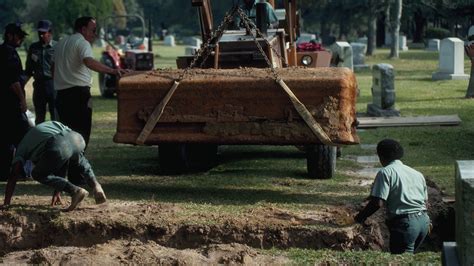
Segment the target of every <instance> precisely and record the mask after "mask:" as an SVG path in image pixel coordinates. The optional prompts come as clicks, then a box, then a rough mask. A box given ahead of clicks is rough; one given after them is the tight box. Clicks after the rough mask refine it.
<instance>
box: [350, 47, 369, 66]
mask: <svg viewBox="0 0 474 266" xmlns="http://www.w3.org/2000/svg"><path fill="white" fill-rule="evenodd" d="M351 47H352V54H353V63H354V67H355V66H357V65H364V64H365V53H366V52H367V45H366V44H365V43H358V42H353V43H351Z"/></svg>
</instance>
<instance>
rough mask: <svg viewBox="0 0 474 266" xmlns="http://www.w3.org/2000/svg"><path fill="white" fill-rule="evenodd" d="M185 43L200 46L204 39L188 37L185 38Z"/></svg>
mask: <svg viewBox="0 0 474 266" xmlns="http://www.w3.org/2000/svg"><path fill="white" fill-rule="evenodd" d="M184 44H186V45H189V46H198V47H200V46H201V44H202V41H201V39H200V38H198V37H186V38H184Z"/></svg>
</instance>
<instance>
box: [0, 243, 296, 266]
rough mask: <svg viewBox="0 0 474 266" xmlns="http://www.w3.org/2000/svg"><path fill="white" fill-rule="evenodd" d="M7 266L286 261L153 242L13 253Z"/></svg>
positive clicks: (234, 249) (233, 249)
mask: <svg viewBox="0 0 474 266" xmlns="http://www.w3.org/2000/svg"><path fill="white" fill-rule="evenodd" d="M3 263H4V264H9V265H16V264H40V265H45V264H46V265H118V264H139V265H143V264H150V265H209V264H211V265H217V264H245V265H283V264H287V263H288V260H287V259H286V258H284V257H272V256H269V255H263V254H260V253H259V252H257V251H255V250H254V249H252V248H249V247H247V246H245V245H239V244H231V245H210V246H206V247H204V248H200V249H196V250H190V249H185V250H177V249H172V248H167V247H163V246H160V245H158V244H157V243H155V242H153V241H146V242H141V241H139V240H131V241H128V240H113V241H109V242H107V243H104V244H98V245H94V246H92V247H90V248H81V247H49V248H45V249H39V250H33V251H20V252H13V253H10V254H9V255H7V256H5V257H4V258H3Z"/></svg>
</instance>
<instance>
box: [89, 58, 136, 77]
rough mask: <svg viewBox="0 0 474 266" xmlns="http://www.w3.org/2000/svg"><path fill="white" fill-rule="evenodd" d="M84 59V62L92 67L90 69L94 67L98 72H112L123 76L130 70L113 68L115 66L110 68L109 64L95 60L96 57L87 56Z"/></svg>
mask: <svg viewBox="0 0 474 266" xmlns="http://www.w3.org/2000/svg"><path fill="white" fill-rule="evenodd" d="M83 61H84V64H85V65H86V66H87V67H88V68H90V69H92V70H94V71H96V72H100V73H105V74H111V75H117V76H119V77H121V76H122V74H125V73H126V72H128V71H126V70H124V69H113V68H110V67H108V66H106V65H104V64H102V63H101V62H99V61H97V60H95V59H94V58H92V57H86V58H84V60H83Z"/></svg>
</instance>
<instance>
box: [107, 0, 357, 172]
mask: <svg viewBox="0 0 474 266" xmlns="http://www.w3.org/2000/svg"><path fill="white" fill-rule="evenodd" d="M257 1H258V0H257ZM296 2H297V1H296V0H284V7H285V8H284V12H280V14H281V13H283V14H284V16H283V17H284V19H283V21H280V23H279V25H282V27H281V28H280V27H279V28H277V29H269V28H268V21H267V20H266V19H265V17H267V16H266V14H265V8H264V7H263V6H262V5H263V4H266V3H261V0H260V1H258V2H257V4H256V6H257V12H256V13H257V14H256V18H255V23H254V22H253V20H252V19H251V18H249V17H247V16H246V15H245V13H244V12H243V11H242V9H241V8H240V7H239V6H237V5H235V6H233V8H232V9H231V10H230V11H229V12H228V13H227V14H226V16H225V17H224V19H223V22H222V23H221V24H220V25H219V26H218V27H216V28H215V29H214V25H213V16H212V9H211V1H210V0H191V4H192V5H193V6H195V7H197V10H198V15H199V20H200V26H201V35H202V40H203V44H202V46H201V49H200V50H199V51H198V52H197V53H196V55H194V56H183V57H178V58H177V66H178V69H177V70H154V71H149V72H145V73H140V74H134V75H130V76H127V77H124V78H122V79H121V80H120V82H119V89H118V123H117V132H116V134H115V136H114V141H115V142H117V143H126V144H134V145H158V149H159V163H160V169H161V170H162V171H163V172H167V173H182V172H187V171H189V170H204V169H209V167H211V166H212V165H214V164H215V162H216V161H217V147H218V145H294V146H297V147H301V149H302V150H303V151H304V152H305V154H306V159H307V160H306V161H307V170H308V176H309V177H310V178H318V179H327V178H332V177H333V176H334V173H335V165H336V150H337V149H336V148H337V147H338V146H342V145H351V144H357V143H358V142H359V138H358V136H357V133H356V124H357V120H356V112H355V102H356V95H357V81H356V79H355V75H354V73H353V72H352V71H351V70H349V69H347V68H330V67H329V61H330V53H329V52H326V51H311V52H302V53H298V51H297V49H296V38H297V36H296V34H297V32H298V31H299V30H298V25H299V24H298V23H297V20H298V19H297V5H296V4H297V3H296ZM271 4H273V3H271ZM236 16H239V17H240V20H241V21H242V22H243V23H241V24H242V25H243V29H238V30H233V29H229V25H231V24H232V22H233V21H234V17H236Z"/></svg>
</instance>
